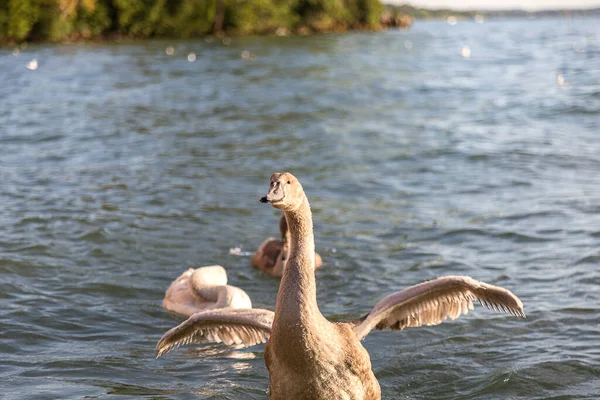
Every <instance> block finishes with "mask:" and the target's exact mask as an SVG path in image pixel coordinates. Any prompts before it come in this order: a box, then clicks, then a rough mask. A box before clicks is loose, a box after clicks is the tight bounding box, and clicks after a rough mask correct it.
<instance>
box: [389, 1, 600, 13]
mask: <svg viewBox="0 0 600 400" xmlns="http://www.w3.org/2000/svg"><path fill="white" fill-rule="evenodd" d="M383 2H384V3H391V4H394V3H396V4H410V5H413V6H417V7H426V8H452V9H455V10H492V9H493V10H500V9H522V10H532V11H533V10H549V9H556V8H595V7H600V0H383Z"/></svg>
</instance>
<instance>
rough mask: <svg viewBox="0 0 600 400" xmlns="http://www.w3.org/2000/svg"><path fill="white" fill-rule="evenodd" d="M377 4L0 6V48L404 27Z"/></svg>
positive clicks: (232, 0) (115, 0)
mask: <svg viewBox="0 0 600 400" xmlns="http://www.w3.org/2000/svg"><path fill="white" fill-rule="evenodd" d="M410 24H412V18H411V17H410V16H408V15H404V16H402V15H391V14H390V12H389V11H386V10H385V9H384V6H383V5H382V4H381V2H380V0H0V42H3V43H19V42H24V41H49V42H65V41H77V40H82V39H83V40H85V39H115V38H151V37H169V38H189V37H197V36H204V35H211V34H219V35H222V34H228V35H249V34H278V35H286V34H310V33H315V32H339V31H346V30H379V29H383V28H385V27H387V26H398V27H408V26H410Z"/></svg>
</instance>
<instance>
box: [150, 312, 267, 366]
mask: <svg viewBox="0 0 600 400" xmlns="http://www.w3.org/2000/svg"><path fill="white" fill-rule="evenodd" d="M272 324H273V311H269V310H262V309H259V308H251V309H241V308H240V309H234V308H221V309H216V310H209V311H202V312H199V313H196V314H194V315H192V316H191V317H189V318H188V319H187V320H185V321H184V322H182V323H181V324H179V325H178V326H176V327H175V328H173V329H171V330H169V331H168V332H167V333H165V334H164V335H163V337H162V338H161V339H160V341H159V342H158V344H157V345H156V357H157V358H158V357H160V356H162V355H164V354H166V353H168V352H170V351H171V350H173V349H174V348H177V347H179V346H185V345H188V344H194V343H200V342H215V343H221V342H223V343H225V344H227V345H231V344H240V345H243V346H244V347H249V346H254V345H255V344H258V343H265V342H266V341H267V339H268V338H269V336H270V334H271V325H272Z"/></svg>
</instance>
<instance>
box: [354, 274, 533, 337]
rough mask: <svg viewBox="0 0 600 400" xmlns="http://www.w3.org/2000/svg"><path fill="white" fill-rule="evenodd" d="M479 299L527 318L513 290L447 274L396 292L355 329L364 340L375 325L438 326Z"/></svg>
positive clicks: (397, 326) (485, 303)
mask: <svg viewBox="0 0 600 400" xmlns="http://www.w3.org/2000/svg"><path fill="white" fill-rule="evenodd" d="M475 300H479V302H480V303H481V304H482V305H485V306H486V307H487V308H490V309H493V310H496V311H499V312H506V313H510V314H513V315H515V316H518V317H525V313H524V311H523V303H521V300H519V298H518V297H517V296H515V295H514V294H512V292H510V291H509V290H507V289H504V288H502V287H499V286H494V285H489V284H487V283H484V282H480V281H476V280H474V279H472V278H470V277H467V276H445V277H442V278H438V279H434V280H431V281H427V282H423V283H420V284H418V285H415V286H411V287H409V288H406V289H404V290H402V291H400V292H396V293H393V294H391V295H389V296H387V297H386V298H384V299H383V300H381V301H380V302H379V303H377V304H376V305H375V307H373V310H371V312H370V313H369V314H367V316H366V318H363V319H362V321H356V323H355V327H354V331H355V333H356V335H357V336H358V338H359V339H363V338H364V337H365V336H366V335H367V334H368V333H369V332H370V331H371V330H372V329H373V328H376V329H387V328H389V329H392V330H402V329H404V328H409V327H418V326H423V325H437V324H440V323H441V322H442V321H444V320H445V319H448V318H450V319H456V318H458V317H459V316H460V315H466V314H467V313H468V312H469V310H472V309H473V301H475Z"/></svg>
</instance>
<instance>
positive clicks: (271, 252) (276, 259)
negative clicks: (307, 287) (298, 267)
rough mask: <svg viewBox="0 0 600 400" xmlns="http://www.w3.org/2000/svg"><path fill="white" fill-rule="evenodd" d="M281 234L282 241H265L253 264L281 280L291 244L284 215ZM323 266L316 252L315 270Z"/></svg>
mask: <svg viewBox="0 0 600 400" xmlns="http://www.w3.org/2000/svg"><path fill="white" fill-rule="evenodd" d="M279 232H280V234H281V239H276V238H274V237H270V238H267V239H265V241H264V242H262V243H261V245H260V246H259V247H258V250H256V253H254V256H252V260H251V263H252V265H253V266H254V267H256V268H258V269H260V270H261V271H265V272H266V273H267V274H269V275H271V276H275V277H278V278H281V277H282V276H283V268H284V267H285V263H286V261H287V259H288V254H289V243H290V231H289V229H288V227H287V221H286V219H285V215H282V216H281V219H280V220H279ZM321 265H323V259H322V258H321V256H320V255H319V253H316V252H315V269H317V268H320V267H321Z"/></svg>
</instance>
